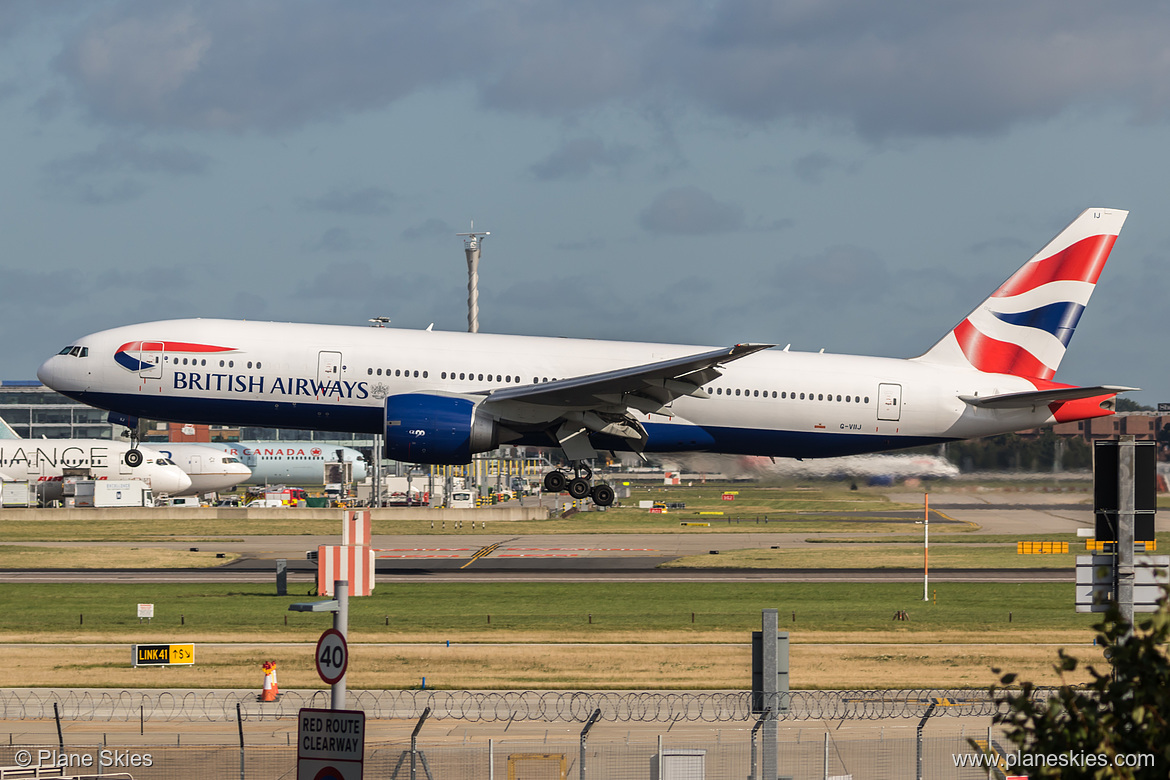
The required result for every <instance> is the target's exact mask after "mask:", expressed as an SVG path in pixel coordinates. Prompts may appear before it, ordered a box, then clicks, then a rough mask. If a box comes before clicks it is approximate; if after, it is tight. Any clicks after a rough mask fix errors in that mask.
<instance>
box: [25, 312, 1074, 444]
mask: <svg viewBox="0 0 1170 780" xmlns="http://www.w3.org/2000/svg"><path fill="white" fill-rule="evenodd" d="M76 344H78V345H80V346H83V347H86V348H87V349H86V350H85V351H84V354H85V355H86V356H85V357H77V356H74V355H69V354H61V355H56V356H54V357H52V358H50V359H49V360H48V361H46V362H45V363H44V365H43V366H42V367H41V369H40V371H39V372H38V376H40V378H41V380H42V381H43V382H45V384H47V385H49V386H50V387H53V388H54V389H56V390H58V391H59V392H62V393H64V394H65V395H68V396H71V397H73V398H76V399H78V400H81V401H83V402H85V403H88V404H90V405H92V406H96V407H99V408H105V409H109V410H113V411H116V412H119V413H122V414H128V415H133V416H138V417H146V418H150V419H155V420H173V421H179V422H191V423H217V424H248V425H262V426H273V427H286V428H303V429H315V430H342V431H354V432H370V433H376V432H381V431H382V430H383V426H384V425H385V417H384V414H383V411H382V410H383V400H384V399H385V398H386V397H387V396H388V395H397V394H403V393H440V394H442V393H451V394H461V395H466V394H477V393H485V392H487V391H491V390H493V389H496V388H502V387H517V386H522V385H529V384H533V383H542V382H547V381H549V380H552V379H558V378H562V379H563V378H567V377H576V376H582V375H589V374H596V373H600V372H605V371H612V370H617V369H622V368H626V367H629V366H636V365H641V364H647V363H653V362H656V361H663V360H667V359H671V358H676V357H680V356H685V355H690V354H694V353H699V352H704V351H707V350H710V349H711V347H701V346H687V345H674V344H653V343H636V342H612V341H593V340H583V339H564V338H545V337H530V336H508V335H495V334H482V333H479V334H469V333H455V332H432V331H409V330H398V329H390V328H362V327H346V326H331V325H310V324H293V323H272V322H244V321H231V320H200V319H196V320H171V321H162V322H153V323H144V324H139V325H131V326H125V327H120V328H114V329H112V330H107V331H102V332H100V333H96V334H92V335H90V336H86V337H84V338H83V339H81V340H79V341H77V342H76ZM75 351H76V350H75ZM720 371H721V372H722V376H720V377H718V378H717V379H714V380H713V381H710V382H708V383H706V384H705V385H703V389H704V390H705V391H706V392H707V393H708V394H709V397H708V398H694V397H682V398H679V399H677V400H676V401H674V403H673V405H672V406H671V407H670V408H669V412H670V416H666V415H660V414H653V415H645V414H642V413H641V412H638V413H636V414H637V416H638V419H639V420H640V421H641V422H642V423H643V425H644V427H645V429H646V431H647V432H648V434H649V438H648V440H647V442H646V446H645V451H647V452H666V451H707V452H723V453H731V454H744V455H767V456H781V457H800V458H804V457H828V456H835V455H848V454H856V453H863V452H877V451H883V450H890V449H897V448H899V447H912V446H916V445H919V444H925V443H930V442H937V441H946V440H952V439H964V438H972V437H978V436H986V435H991V434H996V433H1003V432H1008V431H1015V430H1021V429H1024V428H1031V427H1035V426H1038V425H1043V424H1045V423H1049V422H1053V420H1054V416H1053V413H1052V411H1051V410H1050V408H1049V407H1048V406H1047V405H1043V404H1041V405H1038V406H1036V407H1029V408H1024V409H986V408H977V407H973V406H971V405H969V404H967V403H965V402H964V401H963V400H962V399H961V398H960V396H963V395H966V396H987V395H999V394H1005V393H1014V392H1026V391H1032V390H1035V385H1034V384H1033V383H1031V382H1030V381H1029V380H1026V379H1023V378H1021V377H1017V376H1012V375H1007V374H991V373H984V372H980V371H976V370H974V369H972V368H959V367H953V366H943V365H937V364H933V363H926V362H921V361H918V360H902V359H894V358H881V357H864V356H852V355H830V354H819V353H801V352H789V351H786V350H783V351H782V350H777V349H771V350H765V351H762V352H758V353H756V354H753V355H749V356H747V357H744V358H742V359H739V360H736V361H734V362H730V363H727V364H726V365H724V366H722V367H721V369H720ZM517 443H522V444H533V445H543V446H549V445H550V444H554V443H553V442H550V441H549V440H548V439H547V437H545V436H540V437H532V438H530V439H522V440H520V441H519V442H517ZM621 446H622V442H621V441H620V440H615V441H613V442H612V443H604V444H601V445H599V448H604V449H610V448H621Z"/></svg>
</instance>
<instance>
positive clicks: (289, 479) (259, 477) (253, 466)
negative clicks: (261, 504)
mask: <svg viewBox="0 0 1170 780" xmlns="http://www.w3.org/2000/svg"><path fill="white" fill-rule="evenodd" d="M174 446H176V445H172V444H168V445H166V447H163V448H162V449H164V450H166V449H168V448H171V447H174ZM183 446H187V447H203V448H207V447H210V448H212V449H215V450H216V451H217V452H219V453H221V454H223V455H224V456H225V457H227V458H233V459H235V460H236V461H238V462H239V463H240V464H241V465H243V466H246V467H247V468H248V469H249V470H250V472H251V473H250V474H249V475H248V476H247V477H245V478H244V479H243V480H239V482H242V483H243V484H245V485H316V486H320V485H324V484H326V482H330V481H332V480H327V479H326V474H325V464H326V463H334V462H338V460H339V459H340V460H344V461H348V462H350V463H352V464H353V476H352V479H353V480H355V481H357V482H361V481H362V480H364V479H365V478H366V461H365V458H364V456H363V455H362V454H361V453H360V452H358V451H357V450H355V449H351V448H350V447H341V446H339V445H336V444H327V443H325V442H320V441H234V442H212V443H210V444H198V445H196V444H190V445H183ZM174 451H176V452H178V451H180V450H174ZM339 453H340V455H339Z"/></svg>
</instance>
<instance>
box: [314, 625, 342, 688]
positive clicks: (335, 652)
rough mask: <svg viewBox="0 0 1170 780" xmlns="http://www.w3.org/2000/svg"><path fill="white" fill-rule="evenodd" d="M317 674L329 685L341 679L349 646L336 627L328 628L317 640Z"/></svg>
mask: <svg viewBox="0 0 1170 780" xmlns="http://www.w3.org/2000/svg"><path fill="white" fill-rule="evenodd" d="M316 659H317V674H318V675H320V676H321V679H322V680H324V681H325V682H327V683H329V684H330V685H334V684H335V683H338V682H340V681H341V678H342V677H344V676H345V669H346V667H348V666H349V646H348V645H346V643H345V637H344V636H342V635H341V632H340V631H338V630H337V629H336V628H329V629H326V630H325V633H324V634H322V635H321V638H320V639H318V640H317V655H316Z"/></svg>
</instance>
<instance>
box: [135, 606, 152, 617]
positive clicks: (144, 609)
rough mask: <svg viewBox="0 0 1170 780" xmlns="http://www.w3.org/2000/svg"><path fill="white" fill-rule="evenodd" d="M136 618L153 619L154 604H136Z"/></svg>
mask: <svg viewBox="0 0 1170 780" xmlns="http://www.w3.org/2000/svg"><path fill="white" fill-rule="evenodd" d="M138 619H139V620H153V619H154V604H139V605H138Z"/></svg>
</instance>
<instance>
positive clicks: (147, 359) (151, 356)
mask: <svg viewBox="0 0 1170 780" xmlns="http://www.w3.org/2000/svg"><path fill="white" fill-rule="evenodd" d="M165 352H166V349H165V347H164V345H163V343H162V342H161V341H144V342H142V346H141V347H139V349H138V362H139V364H140V367H139V369H138V375H139V376H140V377H142V378H143V379H162V364H163V359H164V358H165V357H166V355H165Z"/></svg>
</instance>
